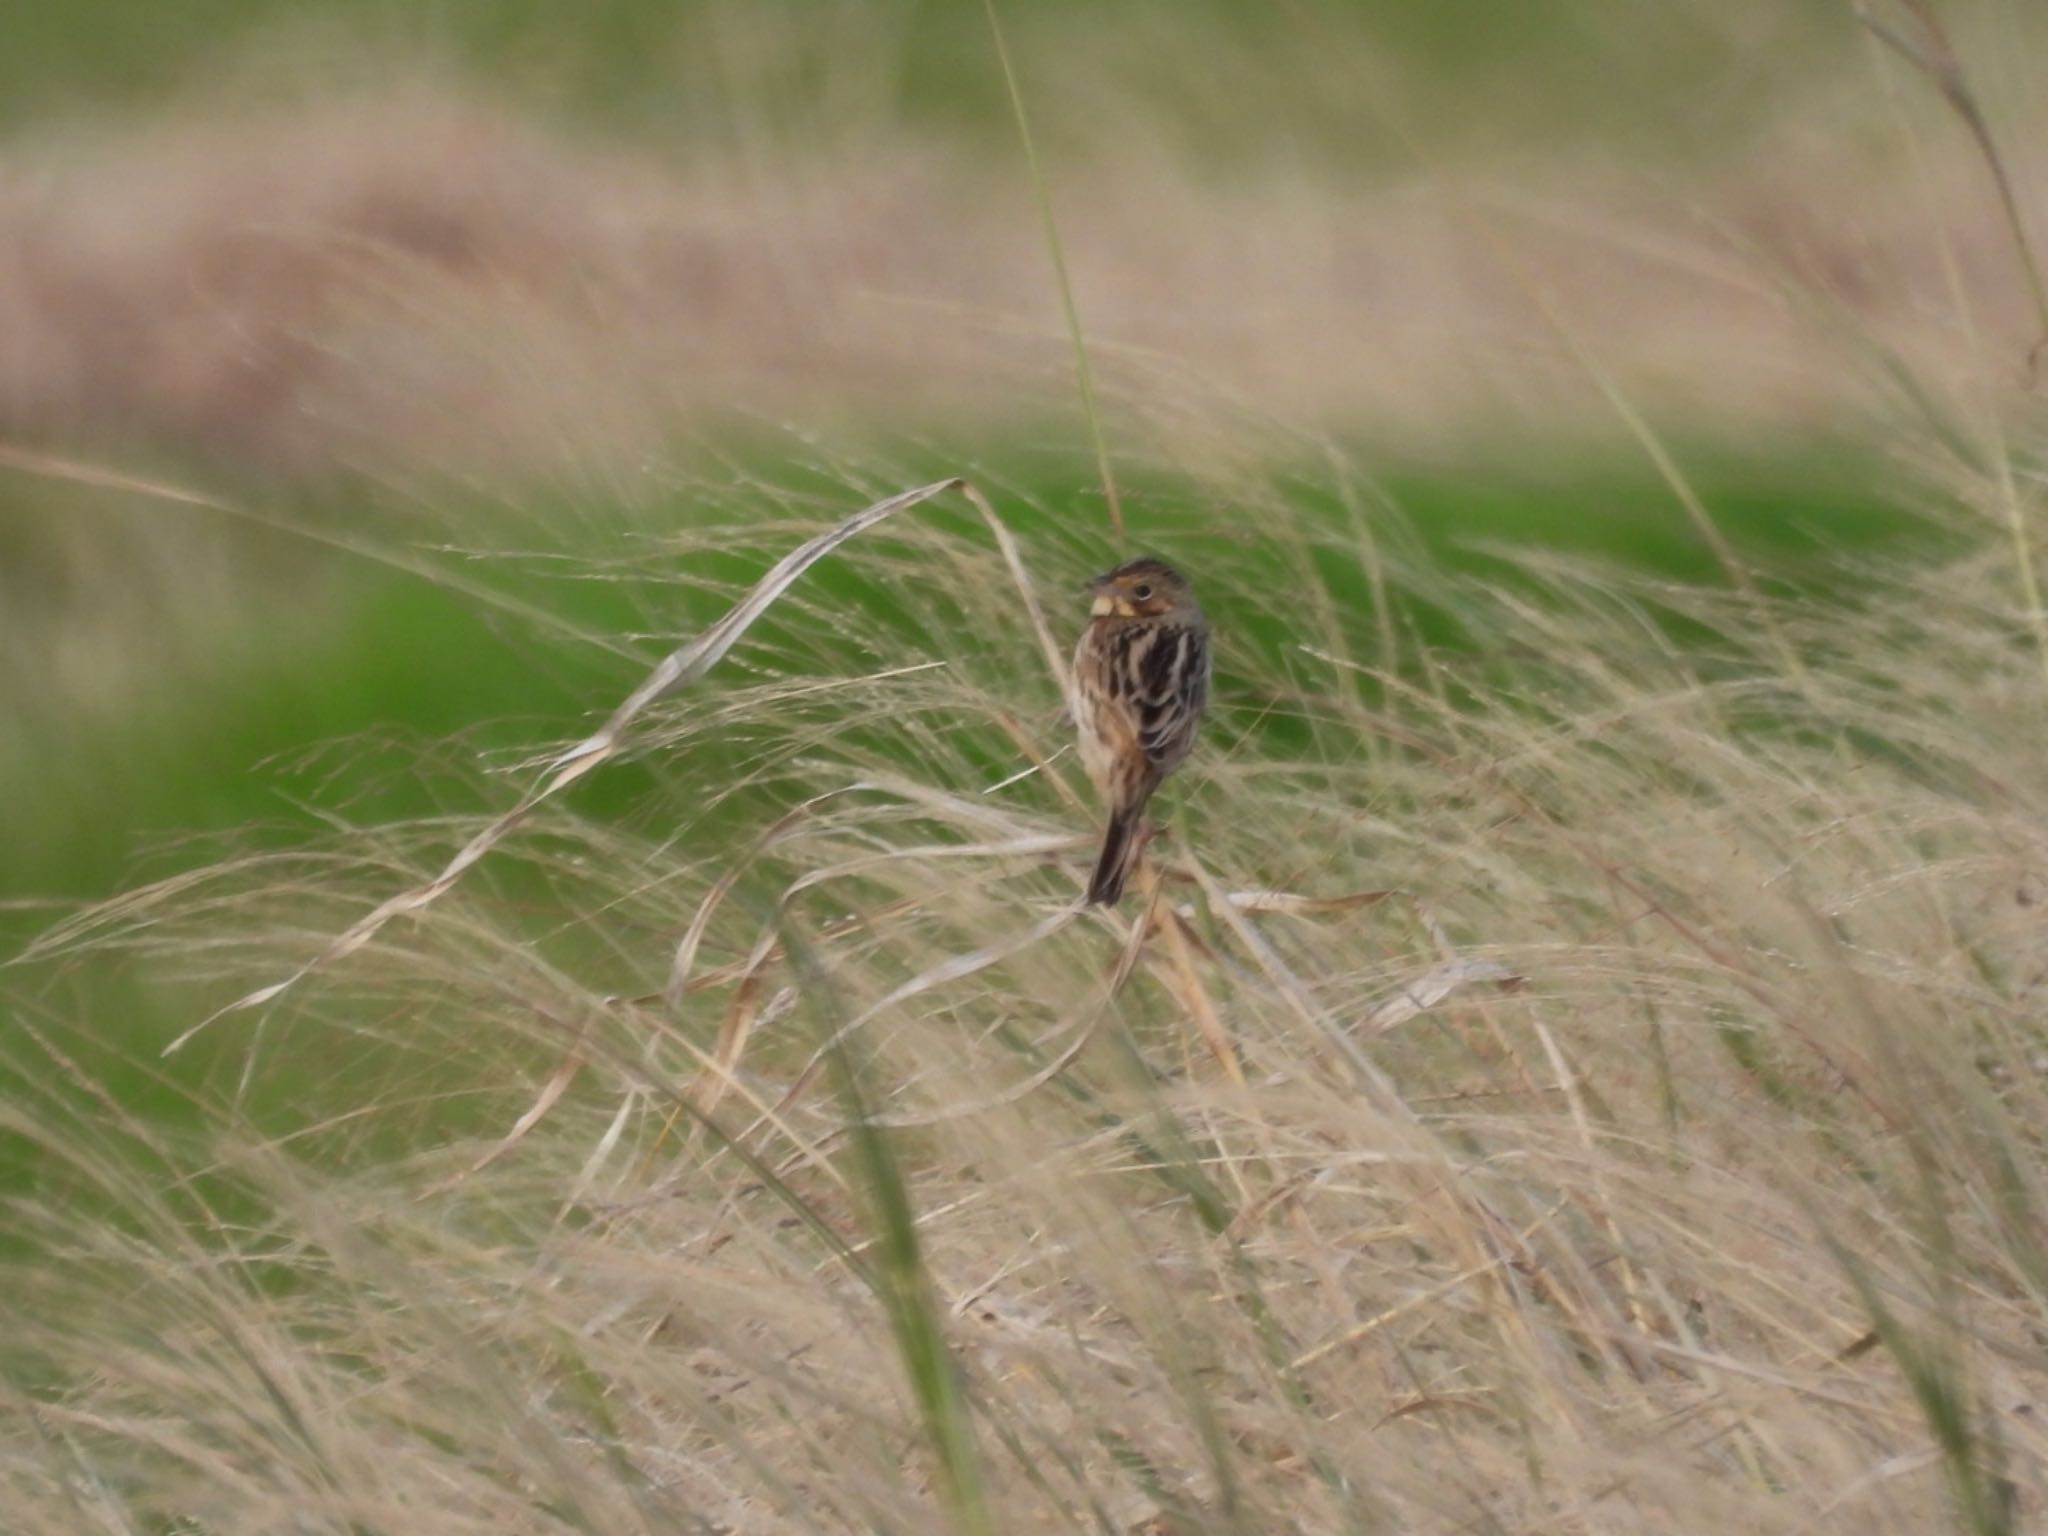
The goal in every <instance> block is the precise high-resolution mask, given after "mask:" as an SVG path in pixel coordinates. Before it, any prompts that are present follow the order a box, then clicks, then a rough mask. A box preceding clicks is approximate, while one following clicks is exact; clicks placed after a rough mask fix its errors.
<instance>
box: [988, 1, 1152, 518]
mask: <svg viewBox="0 0 2048 1536" xmlns="http://www.w3.org/2000/svg"><path fill="white" fill-rule="evenodd" d="M984 4H985V5H986V6H987V8H988V30H989V34H990V35H991V36H992V37H993V38H994V39H995V44H996V58H997V60H998V61H1000V63H1001V64H1002V66H1003V84H1004V85H1005V86H1007V87H1008V88H1009V92H1010V110H1011V111H1012V112H1013V113H1014V114H1015V115H1016V118H1017V137H1018V138H1019V139H1020V140H1022V141H1023V144H1024V161H1025V164H1026V165H1027V166H1028V167H1029V168H1030V171H1031V190H1032V194H1033V195H1034V197H1036V199H1037V201H1038V219H1039V223H1040V225H1041V226H1042V227H1043V229H1044V231H1045V248H1046V250H1047V251H1048V252H1049V253H1050V254H1051V256H1052V271H1053V278H1054V280H1055V281H1056V282H1057V283H1058V285H1059V290H1060V309H1061V311H1062V313H1063V314H1064V315H1065V316H1066V322H1067V338H1068V340H1070V341H1071V342H1073V344H1074V377H1075V378H1076V379H1077V380H1078V381H1079V383H1080V386H1081V412H1082V414H1083V415H1084V416H1086V417H1087V418H1088V435H1089V437H1090V438H1091V439H1093V440H1094V444H1095V467H1096V471H1097V473H1099V474H1100V475H1101V476H1102V498H1103V501H1104V502H1105V503H1106V504H1107V505H1108V507H1109V525H1110V529H1111V530H1112V532H1113V533H1114V534H1115V536H1116V547H1117V552H1118V553H1119V554H1121V553H1122V552H1123V551H1124V550H1125V549H1126V548H1127V547H1128V545H1129V542H1130V541H1129V537H1128V535H1126V533H1125V532H1124V509H1123V502H1122V501H1121V500H1120V499H1119V498H1118V496H1117V493H1116V476H1115V475H1113V474H1112V473H1111V472H1110V467H1109V442H1108V439H1106V438H1105V437H1104V436H1103V433H1102V412H1101V411H1100V410H1099V409H1098V408H1097V406H1096V403H1095V375H1094V372H1093V371H1092V370H1091V369H1090V367H1089V366H1088V345H1087V342H1086V341H1085V340H1084V339H1083V338H1082V334H1081V311H1080V310H1079V309H1078V308H1076V307H1075V304H1074V285H1073V282H1072V281H1071V280H1070V279H1069V278H1068V276H1067V256H1066V250H1065V247H1063V246H1062V245H1061V244H1060V229H1059V221H1058V220H1057V219H1055V218H1054V217H1053V211H1052V191H1051V188H1050V187H1049V186H1048V185H1047V184H1046V179H1045V171H1044V168H1043V167H1042V166H1041V165H1040V164H1039V160H1038V145H1037V143H1036V141H1034V140H1033V138H1032V137H1031V118H1030V115H1029V114H1028V113H1027V112H1026V111H1025V110H1024V91H1023V87H1021V86H1020V85H1019V84H1018V83H1017V70H1016V67H1015V65H1013V64H1012V63H1011V61H1010V45H1009V44H1008V43H1007V42H1006V41H1005V40H1004V38H1003V24H1002V22H1001V21H1000V20H999V19H998V18H997V16H996V0H984Z"/></svg>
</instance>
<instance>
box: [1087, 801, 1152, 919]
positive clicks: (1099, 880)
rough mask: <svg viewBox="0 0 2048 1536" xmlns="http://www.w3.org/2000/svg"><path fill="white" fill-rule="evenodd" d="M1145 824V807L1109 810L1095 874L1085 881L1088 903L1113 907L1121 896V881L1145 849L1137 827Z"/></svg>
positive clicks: (1122, 885) (1093, 905)
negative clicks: (1107, 826)
mask: <svg viewBox="0 0 2048 1536" xmlns="http://www.w3.org/2000/svg"><path fill="white" fill-rule="evenodd" d="M1144 824H1145V807H1144V805H1143V804H1142V803H1141V804H1138V805H1135V806H1133V807H1131V808H1130V809H1129V810H1123V811H1114V812H1112V813H1111V814H1110V818H1109V830H1108V831H1107V832H1105V833H1104V834H1103V835H1102V853H1101V855H1100V856H1099V857H1098V858H1097V859H1096V860H1095V876H1094V878H1093V879H1091V880H1090V881H1089V882H1088V905H1089V906H1091V907H1096V906H1100V907H1113V906H1115V905H1116V904H1117V902H1118V901H1120V900H1121V899H1122V898H1123V894H1124V882H1125V881H1126V880H1128V879H1129V878H1130V876H1131V871H1132V870H1133V869H1135V868H1136V867H1137V864H1138V858H1139V856H1140V855H1141V854H1142V853H1143V852H1144V850H1145V840H1144V838H1142V837H1140V836H1139V835H1138V834H1139V830H1140V829H1141V828H1142V827H1143V826H1144Z"/></svg>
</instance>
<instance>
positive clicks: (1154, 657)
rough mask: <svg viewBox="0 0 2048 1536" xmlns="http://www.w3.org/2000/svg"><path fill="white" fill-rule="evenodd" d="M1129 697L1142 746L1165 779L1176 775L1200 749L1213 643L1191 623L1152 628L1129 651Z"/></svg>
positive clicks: (1127, 676)
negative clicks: (1196, 748)
mask: <svg viewBox="0 0 2048 1536" xmlns="http://www.w3.org/2000/svg"><path fill="white" fill-rule="evenodd" d="M1126 662H1127V669H1126V673H1125V678H1124V681H1125V685H1126V694H1125V697H1126V699H1127V700H1128V702H1129V704H1130V706H1131V709H1132V713H1133V714H1134V716H1135V722H1134V723H1135V724H1136V726H1137V737H1138V746H1139V748H1140V749H1141V750H1142V751H1143V752H1144V754H1145V757H1146V759H1147V760H1148V761H1149V762H1150V763H1151V764H1152V765H1153V767H1154V768H1155V769H1156V770H1157V771H1158V772H1159V773H1160V774H1161V775H1164V774H1167V773H1170V772H1172V771H1173V769H1174V768H1175V767H1177V766H1178V765H1179V764H1180V761H1181V759H1182V758H1184V757H1186V756H1187V755H1188V751H1189V749H1190V748H1192V747H1193V746H1194V744H1195V727H1196V725H1197V724H1199V723H1200V721H1201V718H1202V711H1203V709H1204V708H1205V707H1207V705H1208V702H1209V640H1208V636H1207V635H1205V634H1204V633H1203V632H1202V631H1201V630H1200V629H1199V628H1197V627H1195V626H1193V625H1188V624H1173V625H1162V626H1160V627H1158V628H1156V629H1151V630H1150V631H1149V633H1148V635H1147V636H1146V638H1145V642H1141V643H1138V644H1133V645H1132V646H1131V647H1130V648H1129V650H1128V651H1127V652H1126Z"/></svg>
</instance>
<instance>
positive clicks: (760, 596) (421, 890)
mask: <svg viewBox="0 0 2048 1536" xmlns="http://www.w3.org/2000/svg"><path fill="white" fill-rule="evenodd" d="M963 483H964V482H962V481H960V480H958V479H952V480H935V481H933V482H932V483H931V484H930V485H924V486H919V487H918V488H917V489H916V490H911V491H903V492H900V493H898V494H897V495H894V496H889V497H885V498H884V499H883V500H881V501H878V502H876V503H874V504H873V505H872V506H868V507H864V508H862V509H861V510H860V511H858V512H856V513H854V514H853V516H851V517H849V518H847V519H846V520H845V521H844V522H842V523H840V524H839V525H838V526H837V527H835V528H833V529H832V530H831V531H830V532H827V533H822V534H820V535H818V537H817V538H815V539H811V540H809V541H808V542H806V543H804V544H801V545H799V546H798V547H797V548H795V549H793V550H791V551H790V552H789V553H788V554H787V555H784V556H783V557H782V558H781V559H780V560H778V561H777V562H776V563H775V564H774V566H772V567H771V568H770V569H769V571H768V574H767V575H765V576H763V577H762V578H761V580H760V581H759V582H758V583H756V584H755V586H754V589H753V591H751V592H749V593H748V594H747V595H746V597H745V598H744V599H742V600H741V601H740V603H739V604H738V605H737V606H736V607H734V608H733V609H732V611H731V612H729V613H728V614H726V616H725V617H724V618H722V619H720V620H719V621H718V622H717V623H716V624H714V625H712V626H711V627H710V628H709V629H707V630H706V631H704V633H703V634H701V635H699V636H698V637H697V638H696V639H694V640H692V641H691V642H690V643H689V644H687V645H684V646H681V647H679V648H678V649H676V650H674V651H672V652H670V653H669V654H668V655H667V656H664V657H663V658H662V659H661V661H660V663H659V664H658V665H657V666H656V667H655V668H654V670H653V671H652V672H650V673H649V674H648V675H647V678H646V680H645V681H644V682H642V683H641V684H640V686H639V687H637V688H635V689H634V690H633V691H632V692H631V693H629V694H628V695H626V698H625V700H624V701H623V702H622V703H621V704H620V705H619V707H618V708H617V709H615V710H613V711H612V713H611V717H610V718H609V719H607V720H606V721H605V723H604V724H603V725H602V726H600V727H599V728H598V729H597V730H596V731H594V732H592V733H591V734H590V735H589V736H587V737H585V738H584V739H583V740H582V741H579V742H578V743H576V745H575V746H573V747H570V748H569V749H568V750H567V751H565V752H563V753H561V754H560V755H559V756H557V757H556V758H555V759H554V760H553V761H552V762H551V763H549V765H548V775H547V777H546V778H545V779H543V780H542V781H541V783H540V784H539V785H538V786H536V787H535V788H534V789H532V790H529V791H528V792H527V794H526V796H525V798H524V799H522V800H521V801H520V802H519V803H518V804H517V805H515V806H513V807H512V809H510V810H509V811H506V812H505V813H504V814H503V815H502V816H499V817H498V818H497V819H496V820H494V821H493V822H491V823H490V825H489V826H487V827H485V828H484V829H483V830H482V831H481V832H479V833H477V834H476V836H474V837H472V838H471V839H470V840H469V841H468V842H467V843H465V844H463V846H462V848H461V849H460V850H459V851H458V852H457V853H456V855H455V857H453V858H452V859H450V860H449V861H448V862H447V864H446V865H445V866H443V868H442V870H441V872H440V873H439V874H438V875H436V876H435V877H434V878H433V879H431V880H429V881H427V882H426V883H425V884H423V885H418V886H414V887H413V888H412V889H411V890H409V891H401V892H400V893H399V894H398V895H396V896H392V897H390V898H388V899H386V900H385V901H383V902H381V903H379V904H378V905H377V906H376V907H374V908H372V909H371V910H370V911H369V912H368V913H366V914H365V915H364V916H362V917H361V918H359V919H357V920H356V921H355V922H354V923H352V924H350V925H349V927H348V928H347V929H346V930H344V931H343V932H342V933H341V934H340V935H339V936H338V937H336V938H335V939H334V940H333V941H332V942H330V943H329V944H328V946H327V947H326V948H325V949H323V950H322V951H321V952H320V953H319V954H317V955H315V956H314V957H313V958H312V959H310V960H308V961H307V962H306V963H305V964H304V965H302V966H300V967H299V968H298V969H297V970H296V971H293V972H292V973H291V974H290V975H289V976H287V977H285V978H284V979H283V980H282V981H277V982H273V983H271V984H270V985H269V986H267V987H258V988H257V989H256V990H255V991H253V992H250V993H247V994H245V995H244V996H242V997H239V998H237V999H235V1001H233V1002H232V1003H229V1004H228V1005H227V1006H226V1007H225V1008H222V1009H219V1010H217V1011H216V1012H214V1013H212V1014H209V1015H208V1016H207V1017H206V1018H204V1019H202V1020H200V1021H199V1022H198V1023H197V1024H195V1025H193V1026H192V1027H191V1028H190V1029H188V1030H186V1031H185V1032H184V1033H183V1034H181V1035H179V1036H178V1037H177V1038H176V1039H175V1040H173V1041H172V1042H171V1043H170V1044H169V1045H167V1046H165V1047H164V1049H163V1054H164V1055H166V1056H169V1055H171V1054H172V1053H174V1052H176V1051H178V1050H180V1049H181V1048H183V1047H184V1046H185V1045H186V1044H187V1043H189V1042H190V1041H191V1040H192V1038H193V1037H194V1036H195V1035H197V1034H198V1033H199V1032H200V1031H201V1030H203V1029H205V1028H206V1027H207V1026H208V1025H209V1024H212V1023H213V1022H214V1021H215V1020H217V1019H221V1018H225V1017H226V1016H227V1015H229V1014H231V1013H240V1012H242V1011H244V1010H246V1009H250V1008H259V1007H261V1006H262V1005H263V1004H265V1003H269V1002H274V1001H275V1000H276V999H277V998H279V997H281V996H283V995H284V994H285V993H286V992H288V991H290V990H291V989H292V988H293V987H295V986H296V985H298V983H299V982H301V981H303V980H305V979H306V977H308V976H310V975H312V974H313V973H314V972H315V971H318V970H321V969H323V968H324V967H326V966H329V965H332V964H333V963H334V962H335V961H337V960H340V959H343V958H345V957H346V956H348V955H351V954H353V953H354V952H355V951H357V950H359V949H361V948H362V947H363V946H364V945H365V944H367V943H369V942H370V940H371V939H373V938H375V937H376V936H377V934H378V932H379V931H381V930H382V929H383V927H384V925H385V924H386V923H388V922H390V921H391V919H393V918H394V917H399V916H403V915H404V914H407V913H411V912H418V911H422V910H423V909H425V908H426V907H429V906H431V905H432V904H433V903H434V902H436V901H438V900H439V899H440V898H441V897H442V896H443V895H445V894H446V893H447V892H448V891H449V890H451V889H452V888H453V887H454V886H455V884H456V882H457V881H459V880H461V878H462V877H463V876H464V875H465V874H467V873H468V872H469V871H470V869H471V868H473V867H474V866H475V865H476V864H477V863H478V862H479V861H481V860H482V859H483V858H484V856H485V855H487V854H488V853H489V852H490V851H491V850H492V849H493V848H495V847H497V845H498V844H499V843H501V842H503V841H504V839H505V838H506V837H507V836H508V835H509V834H510V833H511V832H513V831H514V830H515V829H516V828H517V827H518V826H519V824H520V823H521V822H523V821H525V820H526V818H527V817H528V816H530V815H532V814H533V812H534V809H535V808H536V807H537V806H539V805H540V804H541V802H542V801H544V800H547V799H548V798H550V797H551V796H553V795H555V794H557V793H559V792H560V791H562V790H563V789H566V788H567V787H568V786H569V785H571V784H573V783H575V782H576V781H577V780H578V779H580V778H582V777H583V776H584V775H585V774H586V773H589V772H590V771H591V770H593V769H595V768H597V767H599V766H601V765H602V764H603V763H605V762H607V761H609V760H610V759H611V758H612V757H614V756H616V755H617V754H618V751H619V748H620V746H621V745H622V744H623V741H624V737H625V732H626V729H627V727H629V726H630V725H632V723H633V721H634V720H635V719H637V718H638V716H639V715H640V713H641V711H642V710H644V709H646V708H647V706H648V705H650V704H652V703H654V702H655V701H656V700H658V699H661V698H665V697H666V696H667V695H669V694H671V693H673V692H675V691H676V690H677V689H678V688H683V687H686V686H688V685H689V684H690V683H693V682H695V681H696V680H697V679H698V678H700V677H702V676H703V675H704V674H705V673H706V672H709V671H710V670H711V669H712V667H714V666H716V665H717V664H718V662H719V660H720V659H721V658H722V657H723V656H724V655H725V653H726V652H727V651H729V650H731V649H732V648H733V646H734V644H736V643H737V642H738V640H739V638H740V636H742V635H744V634H745V633H746V632H747V630H748V629H749V628H750V627H752V625H753V623H754V621H755V620H757V619H759V618H760V617H761V615H762V614H764V613H766V612H767V611H768V609H769V608H770V607H772V606H773V605H774V603H775V601H776V599H778V598H780V597H781V596H782V594H783V593H785V592H787V591H788V590H789V587H790V584H791V583H792V582H794V581H795V580H796V579H797V578H798V577H799V576H801V575H803V573H804V572H805V571H807V570H809V569H810V568H811V566H812V565H814V564H816V563H817V561H819V560H820V559H822V558H823V557H824V556H826V555H828V554H830V553H831V552H832V551H833V550H835V549H837V548H838V547H839V546H840V545H842V544H844V543H845V542H846V541H847V540H848V539H851V538H853V537H855V536H856V535H858V534H861V533H864V532H866V531H867V530H868V529H870V528H872V527H874V526H875V524H877V523H879V522H881V521H883V520H884V519H885V518H888V517H891V516H893V515H895V514H896V513H898V512H901V511H903V510H904V509H905V508H906V507H914V506H916V505H918V504H919V503H920V502H925V501H929V500H931V499H932V498H933V497H934V496H938V495H940V494H942V493H944V492H946V491H950V490H957V489H958V488H959V487H960V486H961V485H962V484H963Z"/></svg>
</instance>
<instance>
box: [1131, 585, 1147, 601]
mask: <svg viewBox="0 0 2048 1536" xmlns="http://www.w3.org/2000/svg"><path fill="white" fill-rule="evenodd" d="M1151 595H1152V585H1151V583H1150V582H1144V581H1141V582H1139V583H1138V584H1137V585H1136V586H1135V587H1133V588H1131V596H1133V597H1135V598H1136V599H1137V600H1138V601H1139V602H1141V603H1142V602H1143V601H1145V599H1146V598H1148V597H1150V596H1151Z"/></svg>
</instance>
